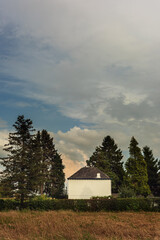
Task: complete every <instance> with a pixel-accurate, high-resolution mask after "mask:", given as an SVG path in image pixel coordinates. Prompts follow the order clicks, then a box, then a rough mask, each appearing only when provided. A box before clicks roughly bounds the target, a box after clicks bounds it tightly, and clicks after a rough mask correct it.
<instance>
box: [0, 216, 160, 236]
mask: <svg viewBox="0 0 160 240" xmlns="http://www.w3.org/2000/svg"><path fill="white" fill-rule="evenodd" d="M28 239H29V240H52V239H55V240H65V239H66V240H95V239H98V240H107V239H108V240H120V239H121V240H123V239H125V240H133V239H134V240H138V239H139V240H140V239H144V240H159V239H160V213H151V212H148V213H145V212H140V213H134V212H118V213H115V212H92V213H88V212H72V211H50V212H38V211H28V212H18V211H17V212H16V211H11V212H0V240H28Z"/></svg>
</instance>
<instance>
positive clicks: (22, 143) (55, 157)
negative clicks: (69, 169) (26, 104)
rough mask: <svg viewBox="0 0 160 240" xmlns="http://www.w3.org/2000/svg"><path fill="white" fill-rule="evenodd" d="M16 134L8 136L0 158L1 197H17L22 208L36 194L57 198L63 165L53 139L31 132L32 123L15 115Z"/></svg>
mask: <svg viewBox="0 0 160 240" xmlns="http://www.w3.org/2000/svg"><path fill="white" fill-rule="evenodd" d="M13 127H14V128H15V132H13V133H9V139H8V144H6V145H5V147H4V150H5V151H6V152H7V156H6V157H4V158H1V164H2V166H3V167H4V170H3V172H2V179H1V182H0V194H1V196H2V197H13V196H14V197H16V198H17V199H20V201H21V205H23V203H24V200H25V199H28V198H30V197H32V196H34V195H36V194H37V193H41V195H42V194H44V193H46V194H47V195H48V196H51V197H60V196H61V195H62V194H63V187H64V181H65V177H64V172H63V169H64V166H63V164H62V159H61V156H60V154H59V153H58V152H57V150H55V146H54V144H53V138H51V137H50V135H49V133H48V132H47V131H46V130H42V132H40V131H38V132H37V134H36V135H33V134H31V133H32V132H33V131H35V130H34V129H33V126H32V121H31V120H30V119H25V118H24V116H23V115H22V116H18V118H17V121H16V122H15V124H14V125H13Z"/></svg>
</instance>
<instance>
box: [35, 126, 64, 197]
mask: <svg viewBox="0 0 160 240" xmlns="http://www.w3.org/2000/svg"><path fill="white" fill-rule="evenodd" d="M36 145H37V146H38V147H37V149H39V153H40V156H39V158H37V166H39V168H38V169H39V170H38V173H39V179H38V182H39V191H40V194H43V193H46V194H47V195H49V196H51V197H59V196H60V195H62V193H63V187H64V181H65V177H64V172H63V169H64V166H63V164H62V159H61V157H60V155H59V154H58V153H57V150H56V149H55V145H54V143H53V138H51V137H50V134H49V133H48V132H47V131H46V130H42V131H41V132H40V131H38V133H37V136H36Z"/></svg>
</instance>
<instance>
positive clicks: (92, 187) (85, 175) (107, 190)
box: [68, 167, 111, 199]
mask: <svg viewBox="0 0 160 240" xmlns="http://www.w3.org/2000/svg"><path fill="white" fill-rule="evenodd" d="M110 195H111V179H110V178H109V176H107V175H106V174H105V173H104V172H102V171H101V170H99V169H98V168H96V167H83V168H81V169H80V170H79V171H77V172H76V173H74V174H73V175H72V176H70V177H69V178H68V198H69V199H90V198H91V197H97V196H99V197H103V196H110Z"/></svg>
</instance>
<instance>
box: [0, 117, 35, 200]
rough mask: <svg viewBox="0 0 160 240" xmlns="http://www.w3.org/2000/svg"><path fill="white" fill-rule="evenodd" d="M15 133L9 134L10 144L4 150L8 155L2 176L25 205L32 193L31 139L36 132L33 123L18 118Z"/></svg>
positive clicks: (14, 125)
mask: <svg viewBox="0 0 160 240" xmlns="http://www.w3.org/2000/svg"><path fill="white" fill-rule="evenodd" d="M13 127H14V128H15V132H14V133H10V134H9V139H8V141H9V143H8V144H6V145H5V148H4V150H5V151H6V152H7V153H8V154H7V157H6V158H2V163H1V164H2V166H3V167H4V168H5V169H4V171H3V175H2V181H4V182H7V184H9V185H10V188H11V192H12V193H14V194H17V195H18V196H19V197H20V199H21V204H23V202H24V199H25V198H26V197H28V195H29V194H30V192H31V191H32V186H31V185H30V176H31V175H30V165H29V162H30V161H31V155H30V148H31V139H32V138H33V135H32V134H31V132H32V131H34V129H33V126H32V121H31V120H30V119H25V118H24V116H23V115H22V116H18V118H17V121H16V122H15V124H13Z"/></svg>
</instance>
